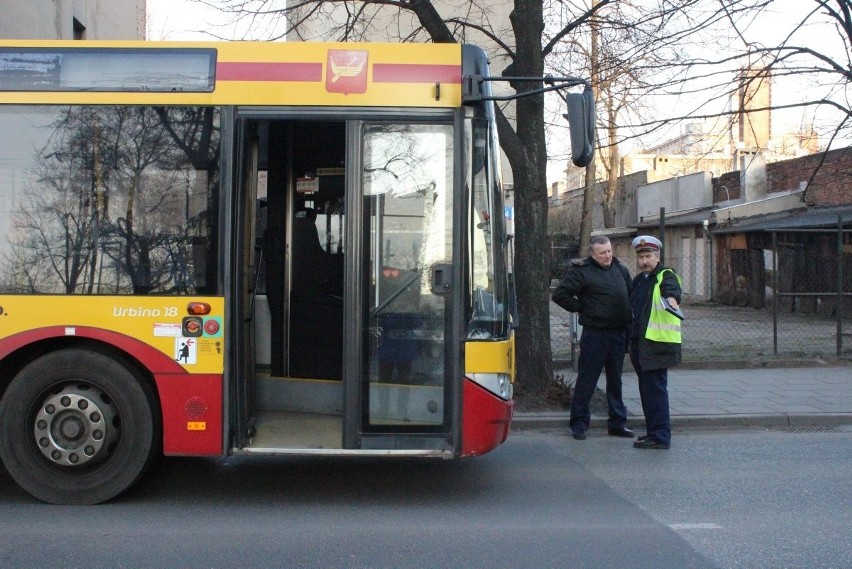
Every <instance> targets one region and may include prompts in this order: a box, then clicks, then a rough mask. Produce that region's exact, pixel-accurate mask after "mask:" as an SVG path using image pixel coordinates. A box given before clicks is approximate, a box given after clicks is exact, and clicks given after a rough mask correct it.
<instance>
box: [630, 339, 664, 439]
mask: <svg viewBox="0 0 852 569" xmlns="http://www.w3.org/2000/svg"><path fill="white" fill-rule="evenodd" d="M630 361H631V362H632V363H633V369H635V370H636V375H637V377H638V378H639V397H640V398H641V399H642V412H643V413H644V414H645V432H646V434H647V435H648V438H649V439H651V440H653V441H657V442H660V443H665V444H667V445H668V444H671V441H672V425H671V420H670V418H669V391H668V383H669V370H668V369H666V368H660V369H642V366H641V365H639V350H638V349H637V347H636V346H635V345H633V344H632V343H631V345H630Z"/></svg>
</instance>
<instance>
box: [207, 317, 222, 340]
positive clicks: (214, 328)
mask: <svg viewBox="0 0 852 569" xmlns="http://www.w3.org/2000/svg"><path fill="white" fill-rule="evenodd" d="M204 331H205V332H206V333H207V334H209V335H211V336H215V335H216V334H218V333H219V321H218V320H215V319H213V318H211V319H210V320H206V321H205V322H204Z"/></svg>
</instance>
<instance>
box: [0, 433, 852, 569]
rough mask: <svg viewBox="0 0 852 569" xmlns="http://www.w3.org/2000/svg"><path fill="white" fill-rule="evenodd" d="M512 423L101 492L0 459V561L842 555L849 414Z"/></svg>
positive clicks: (353, 562)
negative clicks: (657, 434) (668, 437)
mask: <svg viewBox="0 0 852 569" xmlns="http://www.w3.org/2000/svg"><path fill="white" fill-rule="evenodd" d="M829 431H830V432H795V433H794V432H782V431H754V430H753V431H703V432H701V431H700V432H695V433H691V434H680V433H676V434H675V439H674V446H673V448H672V449H671V450H670V451H667V452H666V451H640V450H635V449H632V448H631V447H630V442H629V441H625V440H623V439H615V438H611V437H605V436H592V437H590V438H589V439H588V440H586V441H583V442H578V441H573V440H571V439H570V438H569V437H567V436H566V434H565V432H564V431H523V432H519V433H515V434H514V435H513V436H512V437H511V438H510V439H509V441H508V442H507V443H506V444H505V445H503V447H501V448H500V449H498V450H497V451H495V452H493V453H491V454H489V455H486V456H483V457H478V458H475V459H468V460H463V461H417V460H391V461H386V460H364V459H352V460H341V459H303V458H299V459H294V458H283V457H278V458H270V457H232V458H229V459H224V460H208V459H174V458H172V459H164V460H162V461H161V462H159V463H158V464H157V465H156V467H155V469H154V470H153V471H152V472H150V473H149V474H148V476H147V477H146V478H145V479H144V480H143V481H142V483H141V484H140V485H139V486H137V487H136V488H135V489H133V490H131V491H130V492H128V493H126V494H124V495H123V496H121V497H120V498H119V499H117V500H114V501H112V502H110V503H108V504H102V505H100V506H86V507H76V506H75V507H72V506H68V507H60V506H48V505H45V504H41V503H39V502H36V501H34V500H33V499H31V498H29V496H27V495H26V494H24V493H23V492H22V491H21V490H19V489H18V488H17V487H16V486H15V485H14V483H13V482H12V481H11V480H10V478H9V476H8V474H6V472H5V471H4V470H0V567H4V568H5V567H20V568H24V567H48V566H49V567H81V568H82V567H86V568H93V567H187V568H200V567H217V568H218V567H288V568H290V567H323V568H338V567H341V568H342V567H352V568H367V567H401V568H402V567H412V568H414V567H416V568H428V567H447V568H463V567H488V568H501V567H502V568H526V567H530V568H533V567H534V568H546V567H554V568H557V567H558V568H565V567H572V568H574V567H576V568H581V567H594V568H597V567H601V568H611V567H624V568H643V567H647V568H655V569H665V568H677V569H686V568H704V567H708V568H709V567H732V568H733V567H737V568H740V567H838V568H843V567H850V566H852V561H850V560H852V545H850V544H851V543H852V538H850V534H849V528H850V527H852V485H850V480H852V428H833V429H830V430H829Z"/></svg>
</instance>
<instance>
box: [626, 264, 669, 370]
mask: <svg viewBox="0 0 852 569" xmlns="http://www.w3.org/2000/svg"><path fill="white" fill-rule="evenodd" d="M666 268H668V267H664V266H663V264H662V263H658V264H657V268H655V269H654V270H653V271H651V274H650V275H648V277H647V281H645V275H644V273H639V274H638V275H636V276H635V277H634V278H633V288H632V291H633V292H632V294H631V296H630V304H631V306H632V308H633V318H634V320H633V327H632V329H631V333H630V343H631V346H633V347H634V348H636V349H637V353H638V355H639V365H640V366H641V367H642V369H643V370H651V369H662V368H668V367H673V366H676V365H678V364H679V363H680V358H681V351H680V344H673V343H670V342H655V341H653V340H648V339H646V338H645V330H646V329H647V328H648V320H649V319H650V318H651V298H652V295H653V293H654V286H655V283H656V282H657V275H658V274H659V273H660V271H662V270H664V269H666ZM643 281H645V282H644V283H643ZM645 285H647V286H645ZM660 293H661V294H662V296H663V298H669V297H674V298H675V300H677V301H678V302H680V295H681V289H680V284H678V282H677V277H675V275H674V273H672V272H671V271H669V272H667V273H666V274H665V275H663V282H661V283H660ZM639 295H641V298H640V296H639ZM631 349H633V348H631Z"/></svg>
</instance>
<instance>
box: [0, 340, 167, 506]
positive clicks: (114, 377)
mask: <svg viewBox="0 0 852 569" xmlns="http://www.w3.org/2000/svg"><path fill="white" fill-rule="evenodd" d="M153 408H154V407H153V394H152V393H151V390H150V388H147V387H146V384H145V383H144V382H143V381H140V379H139V378H137V376H136V375H135V374H134V373H133V372H132V371H131V370H130V369H128V368H127V367H126V366H125V365H123V364H122V363H121V362H119V361H117V360H116V359H113V358H111V357H109V356H107V355H105V354H101V353H98V352H94V351H89V350H81V349H66V350H61V351H57V352H52V353H49V354H47V355H44V356H42V357H40V358H38V359H36V360H35V361H33V362H31V363H30V364H29V365H27V366H26V367H25V368H24V369H23V370H21V372H20V373H19V374H18V375H17V376H16V377H15V379H14V380H13V381H12V383H11V384H10V385H9V387H8V389H7V390H6V393H5V394H4V395H3V399H2V400H0V458H2V459H3V464H4V465H5V466H6V469H7V470H8V471H9V474H10V475H11V476H12V478H13V479H14V480H15V481H16V482H17V483H18V484H19V485H20V486H21V487H22V488H23V489H24V490H26V491H27V492H29V493H30V494H32V495H33V496H35V497H36V498H39V499H40V500H43V501H45V502H49V503H53V504H97V503H99V502H104V501H106V500H109V499H110V498H113V497H114V496H116V495H118V494H119V493H121V492H123V491H124V490H126V489H127V488H129V487H130V486H131V485H132V484H133V483H134V482H136V480H138V479H139V478H140V477H141V476H142V474H143V473H144V471H145V469H146V468H147V467H148V465H149V464H150V462H151V460H152V459H153V457H154V454H155V448H156V446H157V444H156V443H157V440H156V433H157V432H158V429H157V428H156V426H157V422H156V419H155V414H154V412H153Z"/></svg>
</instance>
